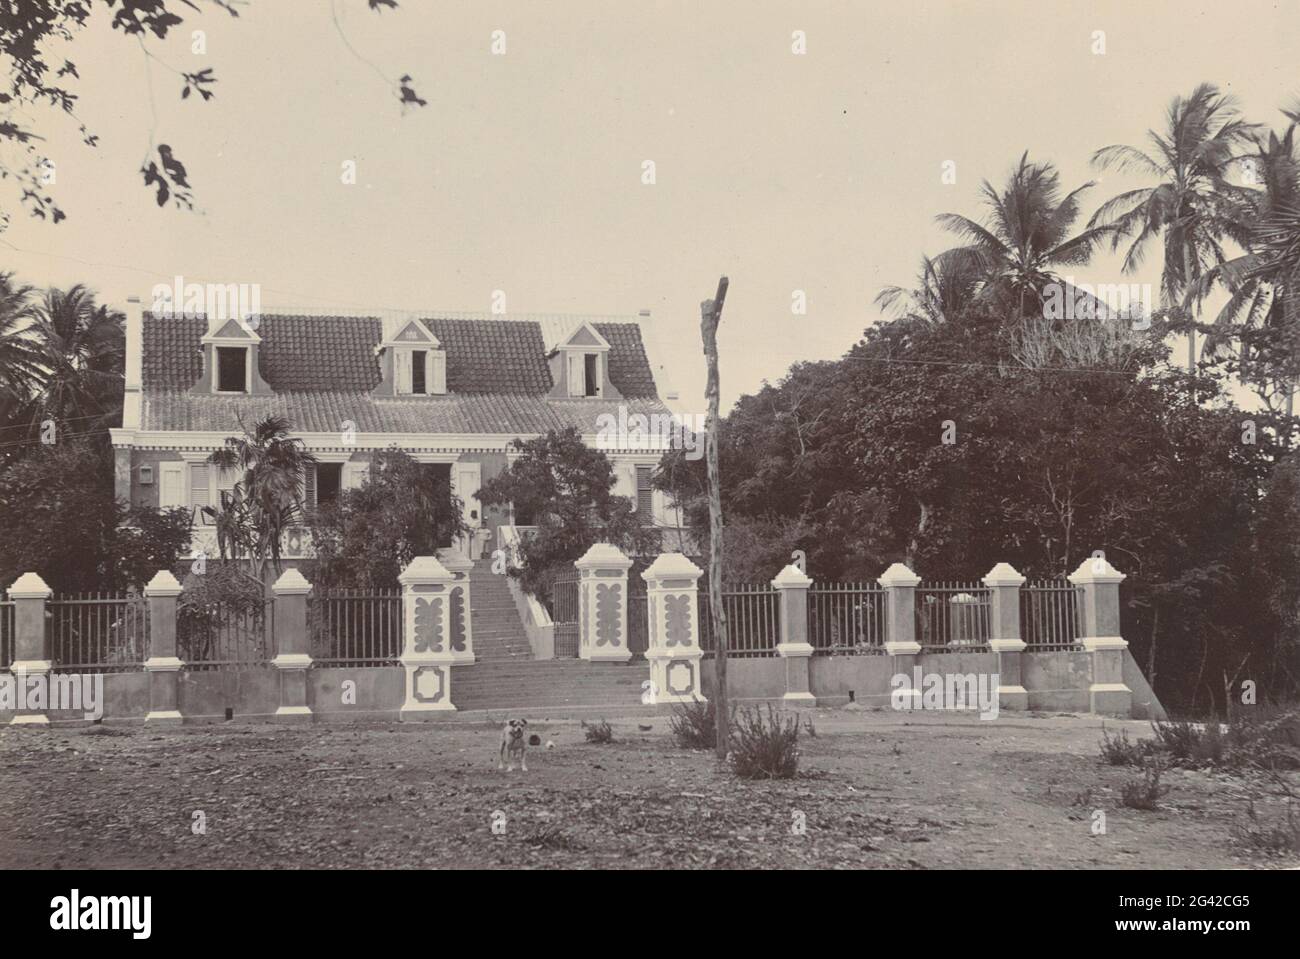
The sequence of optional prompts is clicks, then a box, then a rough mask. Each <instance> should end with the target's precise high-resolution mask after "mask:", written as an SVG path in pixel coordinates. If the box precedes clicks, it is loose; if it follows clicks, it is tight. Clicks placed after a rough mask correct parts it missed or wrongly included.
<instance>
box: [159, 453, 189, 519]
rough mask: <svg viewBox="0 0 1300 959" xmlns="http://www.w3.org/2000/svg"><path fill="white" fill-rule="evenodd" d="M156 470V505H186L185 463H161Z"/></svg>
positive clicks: (167, 507) (161, 507) (167, 506)
mask: <svg viewBox="0 0 1300 959" xmlns="http://www.w3.org/2000/svg"><path fill="white" fill-rule="evenodd" d="M158 470H159V473H158V507H159V508H160V509H170V508H172V507H174V506H184V505H186V504H185V464H184V463H179V462H178V463H161V464H159V466H158Z"/></svg>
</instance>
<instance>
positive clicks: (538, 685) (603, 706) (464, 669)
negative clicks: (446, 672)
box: [448, 559, 655, 718]
mask: <svg viewBox="0 0 1300 959" xmlns="http://www.w3.org/2000/svg"><path fill="white" fill-rule="evenodd" d="M470 605H471V610H472V616H473V631H474V657H475V662H474V664H473V665H472V666H457V667H455V670H454V672H453V674H452V683H451V699H452V702H453V703H455V705H456V710H457V713H458V714H459V715H460V716H462V717H463V718H470V717H469V716H466V715H465V714H466V713H471V714H473V713H476V712H481V711H491V712H492V713H494V714H496V713H500V714H501V715H503V716H505V715H509V716H512V717H513V716H520V717H523V718H528V717H529V716H536V715H551V716H554V715H562V714H573V715H592V716H595V715H609V716H613V715H620V714H621V715H629V714H638V713H642V712H647V711H649V712H654V711H655V710H654V709H653V707H645V706H643V705H642V703H641V694H642V692H643V685H642V684H643V683H645V682H647V681H648V680H649V679H650V667H649V665H648V664H647V663H646V662H645V661H644V660H632V661H631V662H628V663H589V662H586V661H584V660H580V659H554V660H545V661H538V660H534V659H533V656H532V648H531V647H530V645H529V643H528V634H527V633H526V632H525V631H524V626H523V623H522V622H521V621H520V619H519V611H518V609H517V608H516V607H515V603H514V599H513V597H512V596H511V595H510V587H509V586H508V585H507V582H506V578H505V576H502V575H500V574H497V573H493V572H492V562H491V560H487V559H483V560H477V561H476V562H475V563H474V568H473V569H472V570H471V571H470ZM453 715H454V714H453ZM448 718H451V716H448Z"/></svg>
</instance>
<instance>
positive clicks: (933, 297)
mask: <svg viewBox="0 0 1300 959" xmlns="http://www.w3.org/2000/svg"><path fill="white" fill-rule="evenodd" d="M978 267H979V264H978V263H977V262H976V261H975V259H974V258H973V257H971V256H969V255H968V254H967V251H965V250H961V249H959V250H949V251H948V252H947V253H941V254H939V255H938V256H936V257H934V258H933V259H932V258H930V257H928V256H924V257H922V258H921V269H920V272H919V273H918V274H917V276H916V286H915V287H914V288H912V289H907V288H906V287H902V286H887V287H885V288H884V289H883V290H881V291H880V292H879V293H878V294H877V295H876V305H877V306H879V307H880V308H881V309H882V310H886V311H888V312H891V313H894V314H895V315H897V316H900V317H906V318H909V319H913V320H916V321H918V322H921V323H925V324H927V325H930V326H938V325H941V324H944V323H951V322H953V321H954V320H956V319H957V318H958V317H959V316H960V315H961V314H962V312H963V311H964V310H965V309H966V308H967V307H968V306H969V305H970V304H971V301H972V300H974V298H975V293H976V291H977V290H978V289H979V282H980V273H979V268H978Z"/></svg>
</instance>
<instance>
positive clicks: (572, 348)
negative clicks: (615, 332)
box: [559, 323, 609, 399]
mask: <svg viewBox="0 0 1300 959" xmlns="http://www.w3.org/2000/svg"><path fill="white" fill-rule="evenodd" d="M559 349H560V351H561V352H562V353H563V354H564V374H565V380H566V381H567V383H568V390H567V392H568V394H569V395H570V396H581V397H589V398H593V399H595V398H599V397H602V396H604V395H605V378H606V370H605V360H606V358H607V357H608V355H609V343H608V341H606V339H605V338H604V337H603V336H601V335H600V334H599V333H598V332H596V330H595V328H594V327H593V326H592V325H591V324H590V323H584V324H583V325H582V326H580V327H578V329H576V330H574V332H573V334H572V335H571V336H569V338H568V339H566V340H565V341H564V342H563V343H561V344H560V347H559Z"/></svg>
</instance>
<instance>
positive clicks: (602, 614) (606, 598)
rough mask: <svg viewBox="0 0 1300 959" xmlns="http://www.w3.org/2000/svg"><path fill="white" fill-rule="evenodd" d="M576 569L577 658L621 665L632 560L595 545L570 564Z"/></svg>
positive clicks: (625, 652)
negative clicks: (628, 579)
mask: <svg viewBox="0 0 1300 959" xmlns="http://www.w3.org/2000/svg"><path fill="white" fill-rule="evenodd" d="M573 565H574V566H576V567H577V568H578V657H579V658H580V659H587V660H591V661H592V662H616V663H625V662H627V661H628V660H629V659H631V658H632V650H630V649H628V645H627V571H628V570H629V569H630V568H631V566H632V561H631V560H630V559H628V558H627V557H626V556H625V555H623V551H622V550H621V549H619V548H618V547H617V546H614V545H613V544H611V543H596V544H595V545H594V546H592V547H591V549H589V550H587V552H585V553H583V555H582V557H581V558H580V559H579V560H578V561H577V562H575V563H574V564H573Z"/></svg>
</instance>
